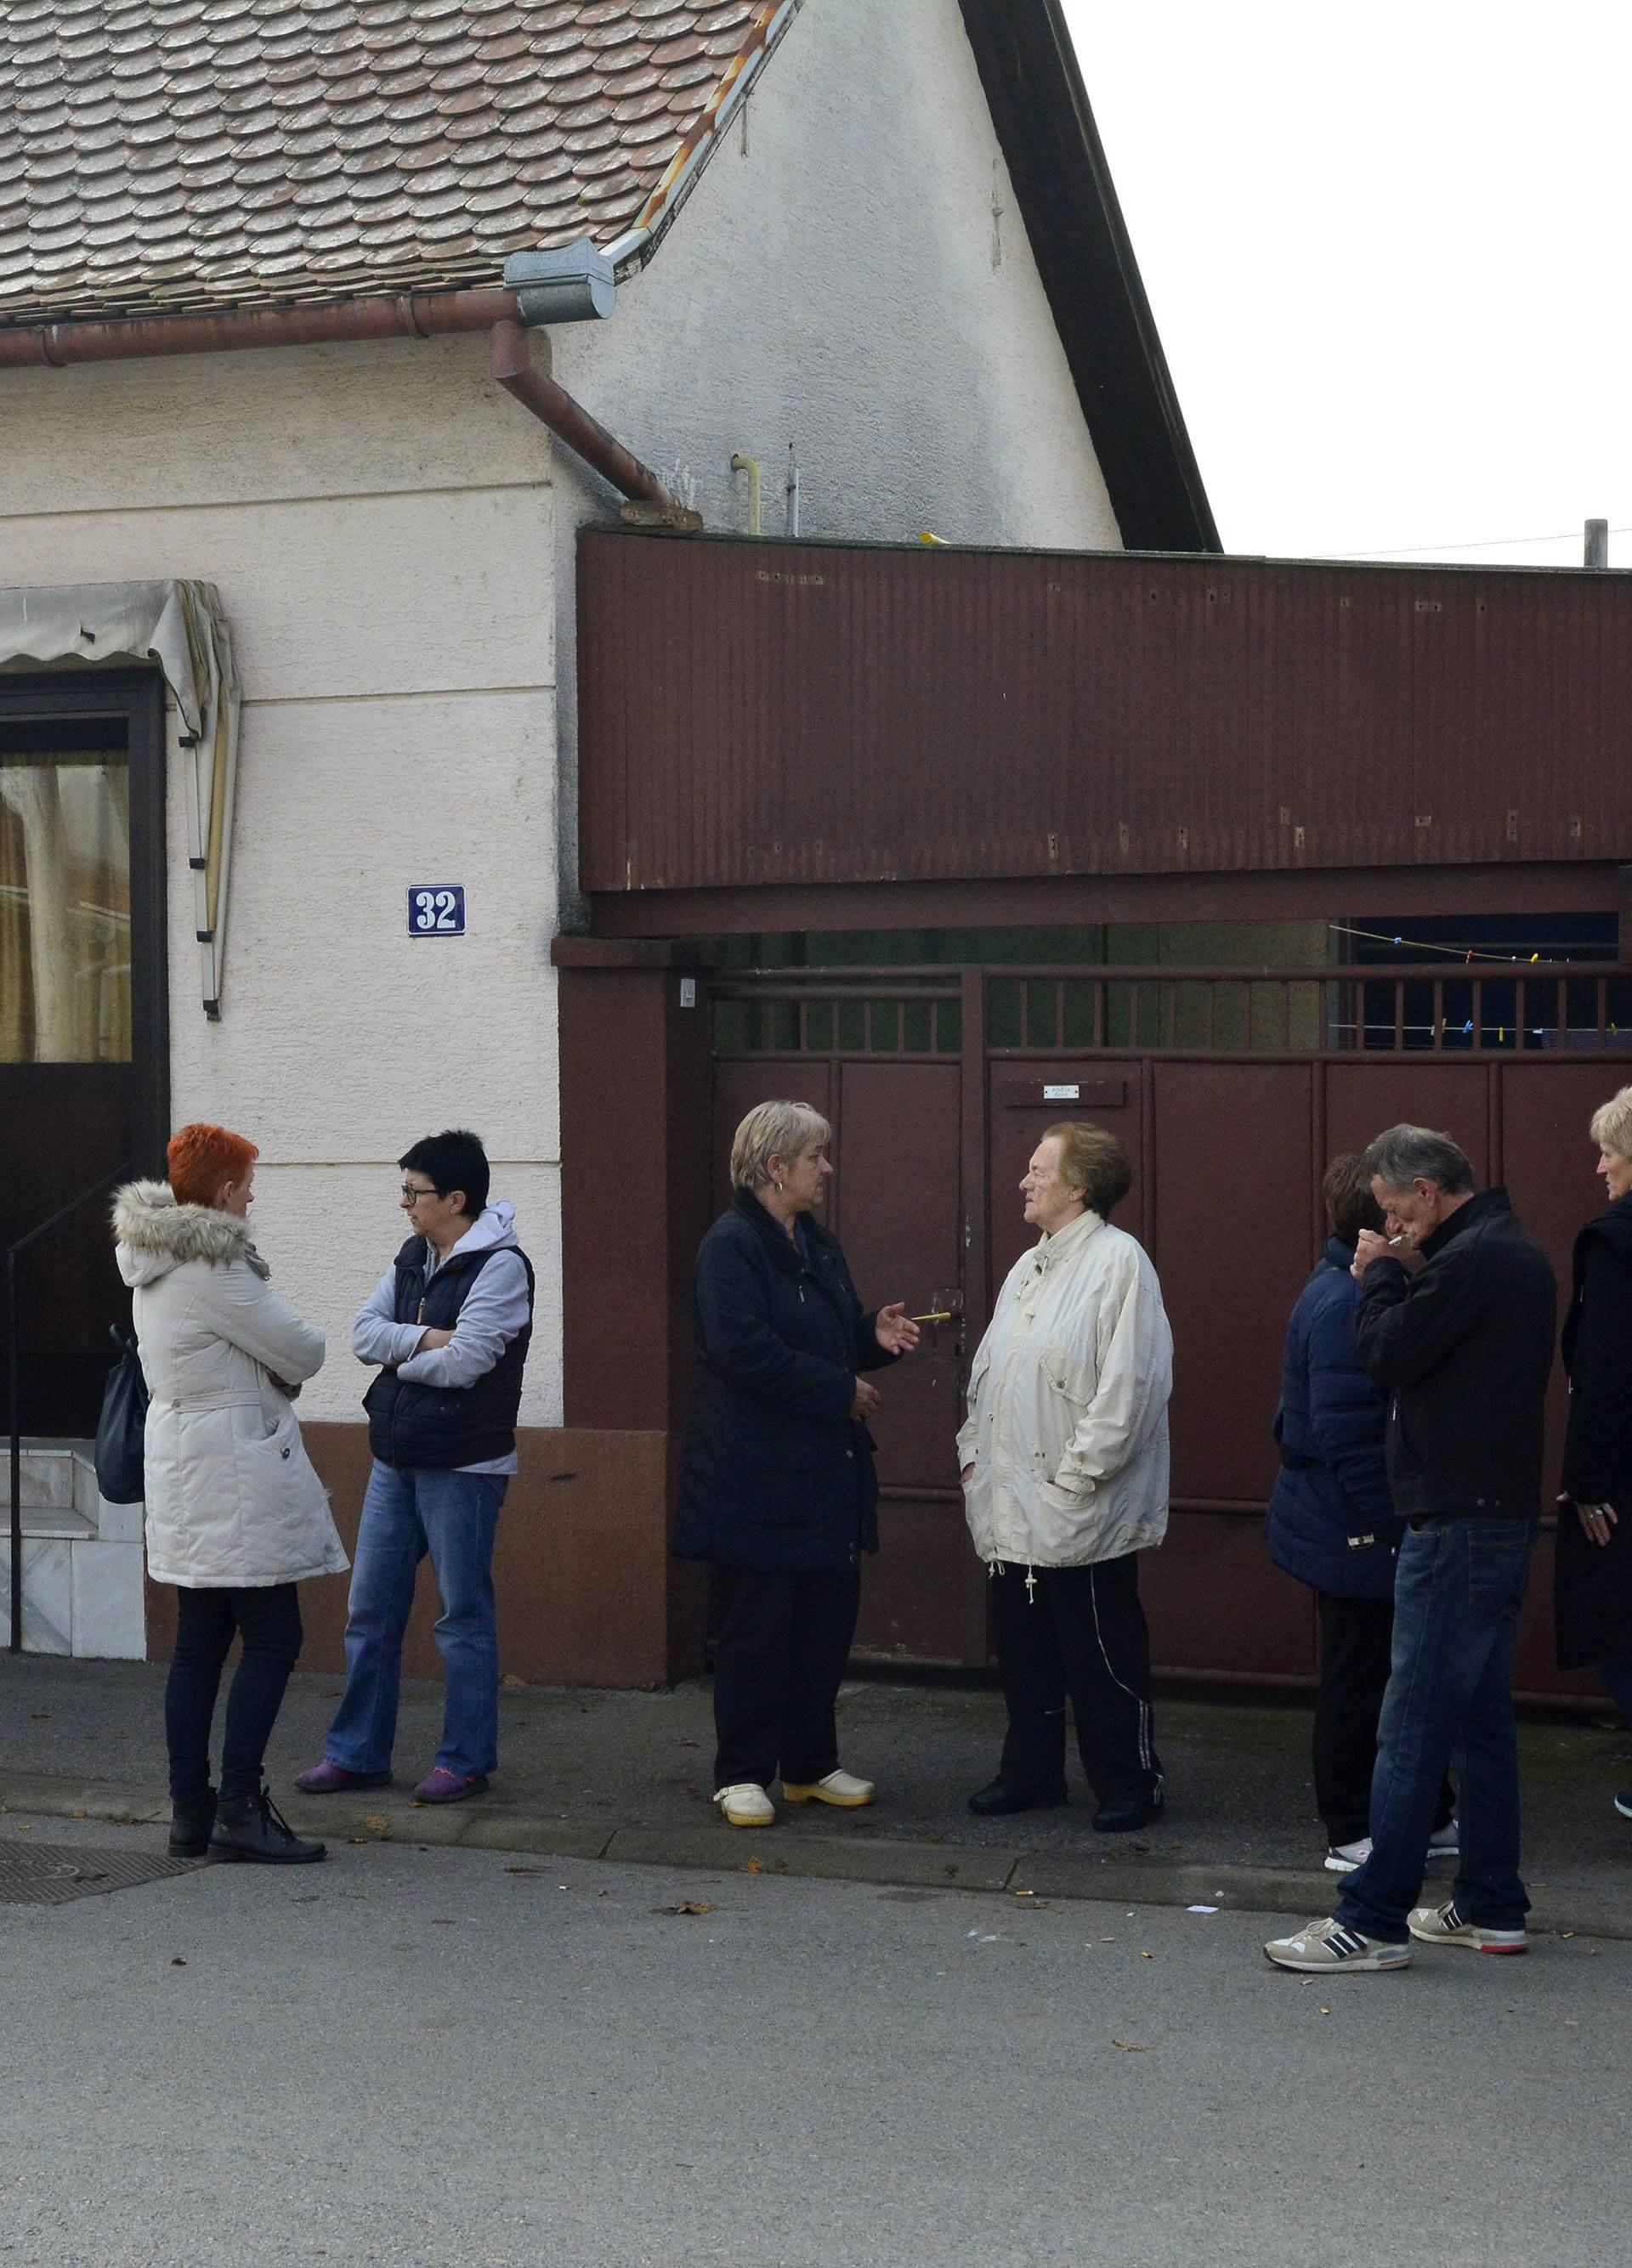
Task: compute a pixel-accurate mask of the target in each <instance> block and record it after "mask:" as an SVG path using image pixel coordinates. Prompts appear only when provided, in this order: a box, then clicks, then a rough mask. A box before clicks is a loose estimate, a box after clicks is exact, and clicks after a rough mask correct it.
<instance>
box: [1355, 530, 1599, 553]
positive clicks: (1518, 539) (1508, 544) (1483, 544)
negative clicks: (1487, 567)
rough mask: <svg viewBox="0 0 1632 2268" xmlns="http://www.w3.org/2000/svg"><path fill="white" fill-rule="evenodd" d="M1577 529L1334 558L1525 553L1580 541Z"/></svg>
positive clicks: (1403, 545) (1393, 548)
mask: <svg viewBox="0 0 1632 2268" xmlns="http://www.w3.org/2000/svg"><path fill="white" fill-rule="evenodd" d="M1607 533H1608V534H1611V535H1632V527H1612V528H1610V529H1609V530H1607ZM1581 536H1582V531H1581V530H1580V528H1578V527H1561V528H1560V529H1559V531H1558V533H1557V534H1555V535H1488V536H1484V537H1482V538H1481V540H1480V541H1478V542H1477V543H1392V544H1390V545H1389V547H1388V549H1386V550H1385V551H1334V552H1333V553H1332V554H1331V556H1332V557H1333V559H1415V558H1421V557H1422V556H1423V555H1424V554H1425V553H1429V552H1439V551H1508V550H1514V551H1517V550H1522V549H1525V547H1526V546H1527V545H1529V544H1532V543H1569V542H1571V541H1573V542H1577V543H1579V542H1580V541H1581Z"/></svg>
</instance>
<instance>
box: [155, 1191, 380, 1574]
mask: <svg viewBox="0 0 1632 2268" xmlns="http://www.w3.org/2000/svg"><path fill="white" fill-rule="evenodd" d="M114 1235H115V1236H116V1238H117V1239H118V1242H117V1245H116V1248H115V1257H116V1258H117V1260H118V1263H119V1272H120V1274H121V1275H122V1277H123V1278H124V1280H125V1282H126V1283H127V1284H128V1285H129V1286H130V1290H131V1292H132V1295H133V1296H132V1301H131V1305H132V1307H133V1310H134V1313H135V1316H136V1337H137V1347H138V1348H139V1349H140V1351H141V1357H142V1370H143V1373H144V1376H145V1378H146V1380H147V1387H148V1392H149V1393H150V1394H151V1396H152V1401H151V1403H150V1405H149V1408H148V1412H147V1431H146V1435H145V1449H144V1463H145V1477H146V1499H147V1518H146V1528H147V1571H148V1572H149V1574H150V1575H151V1577H152V1578H153V1580H154V1581H155V1582H156V1583H174V1584H178V1585H179V1586H180V1587H181V1588H182V1589H183V1590H213V1589H218V1588H219V1589H225V1590H237V1589H242V1590H250V1589H255V1588H257V1587H261V1586H263V1585H265V1584H268V1583H298V1582H302V1581H304V1580H306V1578H307V1577H308V1576H313V1575H337V1574H339V1573H340V1572H342V1571H343V1569H344V1568H345V1566H346V1565H347V1564H348V1563H347V1560H346V1556H345V1549H344V1546H343V1544H342V1543H341V1541H340V1538H339V1536H338V1535H336V1531H335V1523H334V1521H333V1519H332V1518H331V1517H330V1514H329V1498H328V1495H327V1494H326V1492H325V1491H324V1488H323V1484H322V1483H321V1480H319V1478H318V1476H317V1474H316V1472H315V1471H314V1469H313V1467H312V1465H311V1463H310V1462H309V1461H308V1459H307V1457H306V1445H305V1443H304V1442H303V1441H302V1440H301V1439H300V1428H299V1425H297V1424H296V1423H295V1413H294V1410H293V1408H292V1405H291V1403H290V1400H289V1397H288V1395H286V1394H284V1393H283V1392H282V1391H281V1390H280V1389H279V1388H278V1387H277V1385H276V1384H275V1383H274V1381H275V1380H277V1379H283V1380H284V1381H286V1382H287V1383H288V1384H289V1385H291V1386H299V1385H300V1384H301V1383H302V1382H303V1381H305V1380H306V1379H308V1378H311V1377H313V1376H314V1375H315V1373H316V1372H317V1371H318V1369H319V1368H320V1366H321V1363H322V1359H323V1335H322V1333H321V1331H319V1330H314V1329H313V1328H312V1326H311V1325H310V1324H309V1323H303V1322H301V1320H300V1318H299V1315H297V1314H295V1312H294V1310H293V1309H292V1307H286V1306H285V1305H284V1301H283V1300H280V1299H279V1298H278V1296H277V1293H276V1292H274V1291H273V1290H272V1288H271V1286H270V1285H269V1283H268V1282H267V1272H268V1271H267V1266H266V1263H265V1262H264V1261H263V1260H262V1257H261V1256H260V1254H259V1253H258V1252H257V1251H256V1250H255V1247H254V1245H253V1244H252V1243H251V1242H250V1241H249V1230H248V1227H247V1225H246V1224H245V1223H244V1222H243V1221H241V1220H239V1219H236V1218H235V1217H234V1216H233V1214H232V1213H226V1212H218V1211H216V1209H215V1208H214V1207H213V1206H211V1205H196V1204H177V1203H176V1201H175V1198H174V1195H173V1194H172V1192H171V1190H170V1189H169V1187H168V1186H167V1185H166V1183H165V1182H132V1183H131V1184H130V1186H129V1188H127V1189H121V1190H120V1192H119V1194H118V1196H117V1197H116V1198H115V1199H114Z"/></svg>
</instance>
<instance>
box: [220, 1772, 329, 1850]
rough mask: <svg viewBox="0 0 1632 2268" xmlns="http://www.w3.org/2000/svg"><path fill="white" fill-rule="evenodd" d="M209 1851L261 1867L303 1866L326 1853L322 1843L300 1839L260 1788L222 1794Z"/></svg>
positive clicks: (325, 1847) (324, 1845) (268, 1796)
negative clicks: (235, 1793) (245, 1860)
mask: <svg viewBox="0 0 1632 2268" xmlns="http://www.w3.org/2000/svg"><path fill="white" fill-rule="evenodd" d="M328 1855H329V1852H328V1845H326V1844H322V1843H303V1842H302V1841H301V1840H300V1838H299V1836H298V1835H297V1834H296V1833H295V1831H294V1830H293V1829H292V1827H291V1826H290V1824H289V1822H288V1821H287V1820H286V1819H284V1817H283V1816H282V1815H280V1813H279V1812H278V1810H277V1806H276V1805H275V1804H274V1803H273V1801H272V1799H271V1797H270V1795H269V1794H268V1793H267V1792H266V1790H265V1789H264V1788H262V1790H261V1792H260V1793H259V1794H258V1795H224V1796H223V1797H222V1798H221V1800H220V1802H219V1803H218V1805H217V1807H216V1823H215V1833H214V1835H213V1836H212V1837H211V1838H210V1856H211V1858H213V1859H248V1860H250V1861H252V1862H254V1863H255V1864H257V1865H260V1866H263V1867H304V1866H309V1865H310V1864H311V1862H312V1861H313V1860H314V1859H324V1858H327V1857H328Z"/></svg>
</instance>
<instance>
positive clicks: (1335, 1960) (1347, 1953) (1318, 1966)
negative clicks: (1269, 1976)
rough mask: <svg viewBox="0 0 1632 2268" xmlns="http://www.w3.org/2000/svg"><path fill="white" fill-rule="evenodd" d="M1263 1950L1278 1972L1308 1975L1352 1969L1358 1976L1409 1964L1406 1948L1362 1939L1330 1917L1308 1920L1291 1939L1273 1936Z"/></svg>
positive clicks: (1406, 1967)
mask: <svg viewBox="0 0 1632 2268" xmlns="http://www.w3.org/2000/svg"><path fill="white" fill-rule="evenodd" d="M1264 1951H1265V1952H1266V1954H1267V1955H1268V1956H1269V1958H1270V1959H1271V1960H1272V1961H1273V1962H1274V1964H1275V1966H1276V1968H1277V1969H1303V1970H1309V1971H1311V1973H1313V1972H1316V1971H1319V1972H1320V1973H1322V1974H1329V1973H1330V1972H1331V1971H1333V1970H1339V1969H1343V1970H1348V1969H1352V1970H1355V1972H1356V1973H1357V1974H1358V1973H1360V1972H1362V1971H1365V1970H1374V1969H1408V1968H1409V1967H1410V1965H1411V1948H1410V1946H1409V1945H1395V1944H1393V1943H1392V1942H1391V1941H1390V1940H1389V1939H1387V1938H1385V1937H1364V1936H1362V1934H1361V1933H1360V1931H1359V1930H1357V1929H1351V1928H1350V1927H1349V1926H1348V1923H1347V1922H1343V1921H1336V1920H1333V1918H1332V1917H1331V1916H1330V1915H1328V1916H1327V1918H1326V1920H1325V1921H1311V1923H1309V1924H1308V1926H1306V1927H1305V1928H1303V1929H1300V1930H1298V1931H1296V1932H1295V1933H1294V1934H1293V1935H1292V1936H1290V1937H1272V1938H1271V1939H1270V1940H1269V1942H1268V1944H1267V1945H1266V1946H1265V1948H1264Z"/></svg>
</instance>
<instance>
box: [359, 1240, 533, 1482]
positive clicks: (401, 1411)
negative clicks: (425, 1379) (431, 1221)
mask: <svg viewBox="0 0 1632 2268" xmlns="http://www.w3.org/2000/svg"><path fill="white" fill-rule="evenodd" d="M498 1252H514V1253H515V1255H516V1257H517V1259H518V1260H520V1262H521V1265H522V1267H523V1268H525V1269H526V1270H527V1304H528V1321H527V1323H526V1325H525V1327H524V1328H523V1329H521V1330H519V1331H518V1332H517V1333H516V1335H515V1337H514V1338H513V1339H512V1340H511V1342H510V1344H509V1345H508V1346H507V1347H506V1349H505V1351H504V1352H503V1354H501V1355H500V1356H499V1358H498V1361H497V1362H496V1363H495V1364H494V1365H493V1367H492V1368H491V1370H490V1371H486V1372H484V1373H483V1375H482V1376H481V1377H480V1378H478V1379H477V1380H476V1381H475V1383H474V1384H473V1385H470V1386H421V1385H418V1384H417V1382H416V1381H414V1380H412V1379H406V1378H403V1377H402V1376H401V1375H399V1373H397V1372H396V1371H395V1369H386V1370H382V1371H381V1372H380V1375H379V1376H378V1377H377V1378H376V1379H375V1380H374V1381H373V1385H372V1386H371V1387H370V1388H369V1389H368V1391H367V1393H366V1395H364V1396H363V1407H364V1409H365V1410H367V1412H368V1446H369V1447H370V1448H371V1449H372V1450H373V1453H374V1454H375V1456H376V1457H378V1458H379V1460H380V1463H381V1464H385V1465H398V1466H402V1467H406V1468H410V1469H419V1470H421V1471H429V1472H449V1471H452V1470H453V1469H454V1467H456V1466H459V1465H484V1464H488V1463H490V1462H491V1461H492V1460H493V1459H494V1458H496V1457H506V1456H508V1455H509V1454H510V1452H511V1451H512V1450H513V1448H514V1447H515V1421H516V1411H517V1410H519V1409H520V1408H521V1372H522V1368H523V1366H524V1365H525V1364H526V1361H527V1350H528V1346H529V1344H531V1342H532V1337H533V1322H532V1308H533V1263H532V1262H531V1261H530V1260H529V1259H528V1256H527V1255H526V1253H525V1252H521V1251H519V1250H517V1248H516V1247H515V1246H514V1245H513V1244H505V1245H490V1246H488V1248H486V1250H484V1251H482V1252H469V1253H460V1254H457V1255H455V1256H454V1258H453V1259H452V1260H446V1261H444V1262H443V1263H442V1265H441V1266H440V1267H439V1269H438V1270H437V1271H436V1273H435V1275H434V1276H432V1278H431V1281H430V1284H429V1285H428V1286H427V1285H426V1283H425V1239H424V1237H422V1236H410V1238H409V1240H408V1242H407V1243H406V1244H405V1245H404V1246H403V1247H402V1250H401V1251H400V1252H399V1253H398V1254H397V1256H396V1320H397V1322H399V1323H424V1324H425V1325H426V1326H427V1327H428V1328H432V1329H437V1330H442V1331H451V1330H452V1329H453V1328H454V1325H455V1323H457V1322H458V1321H459V1310H460V1309H461V1308H462V1307H463V1306H464V1304H465V1299H466V1296H467V1294H468V1293H469V1290H470V1286H471V1285H473V1284H474V1283H475V1282H476V1278H477V1277H478V1276H479V1275H480V1274H481V1272H482V1270H483V1269H484V1267H485V1266H486V1265H487V1263H488V1262H489V1261H490V1260H491V1259H492V1258H493V1257H494V1256H495V1255H496V1254H497V1253H498Z"/></svg>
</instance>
